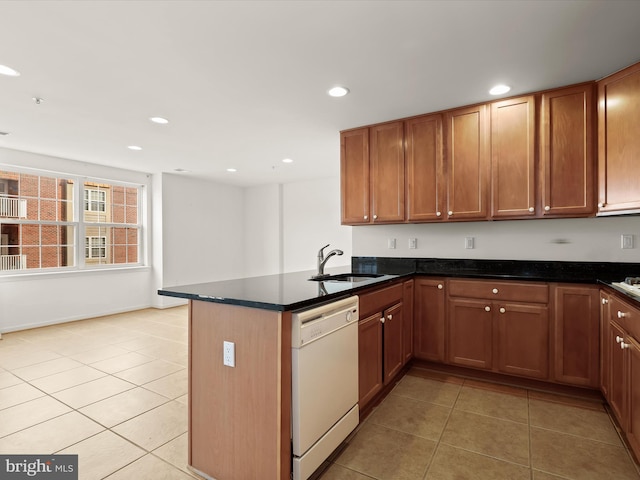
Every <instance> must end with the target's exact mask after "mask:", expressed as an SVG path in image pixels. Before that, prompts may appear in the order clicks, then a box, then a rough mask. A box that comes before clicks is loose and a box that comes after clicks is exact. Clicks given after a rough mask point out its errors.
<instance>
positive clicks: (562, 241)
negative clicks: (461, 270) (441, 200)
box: [353, 216, 640, 263]
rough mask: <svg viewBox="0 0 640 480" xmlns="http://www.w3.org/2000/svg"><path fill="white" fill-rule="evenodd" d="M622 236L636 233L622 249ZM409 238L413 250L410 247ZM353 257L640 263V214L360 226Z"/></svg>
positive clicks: (354, 243)
mask: <svg viewBox="0 0 640 480" xmlns="http://www.w3.org/2000/svg"><path fill="white" fill-rule="evenodd" d="M621 234H632V235H634V247H635V248H633V249H628V250H622V249H621V248H620V243H621V242H620V235H621ZM411 237H413V238H417V239H418V248H417V249H416V250H410V249H409V248H408V241H409V238H411ZM465 237H474V238H475V248H474V249H472V250H468V249H465V248H464V245H465ZM389 238H395V239H396V244H397V248H396V249H395V250H391V249H388V248H387V239H389ZM353 255H354V256H382V257H423V258H434V257H436V258H475V259H505V260H560V261H563V260H564V261H584V262H587V261H588V262H632V263H638V262H640V216H618V217H598V218H572V219H540V220H511V221H499V222H457V223H443V224H412V225H372V226H359V227H354V228H353Z"/></svg>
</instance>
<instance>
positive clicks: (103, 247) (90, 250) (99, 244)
mask: <svg viewBox="0 0 640 480" xmlns="http://www.w3.org/2000/svg"><path fill="white" fill-rule="evenodd" d="M84 250H85V253H84V258H107V237H85V244H84Z"/></svg>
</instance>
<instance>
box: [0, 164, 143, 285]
mask: <svg viewBox="0 0 640 480" xmlns="http://www.w3.org/2000/svg"><path fill="white" fill-rule="evenodd" d="M0 184H2V185H3V190H4V191H3V192H2V194H0V239H2V246H1V249H0V275H4V274H9V273H16V272H12V271H14V270H19V271H24V270H43V269H47V270H50V269H64V270H69V269H83V268H92V267H95V266H99V267H106V266H124V265H140V264H141V260H140V259H141V258H142V255H141V253H142V245H141V239H142V233H141V232H142V228H143V225H142V221H141V215H140V214H139V212H140V205H141V200H142V194H143V192H144V189H143V187H142V186H140V185H132V184H123V183H117V182H109V181H103V180H99V181H98V180H92V179H86V178H80V177H74V176H68V175H64V176H58V175H55V174H50V173H49V172H39V171H35V170H27V169H25V170H22V169H21V170H20V171H13V170H8V169H2V167H0ZM78 200H79V201H78ZM82 238H84V254H83V249H82V240H81V239H82Z"/></svg>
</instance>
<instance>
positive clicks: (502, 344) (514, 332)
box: [493, 303, 549, 380]
mask: <svg viewBox="0 0 640 480" xmlns="http://www.w3.org/2000/svg"><path fill="white" fill-rule="evenodd" d="M493 308H494V312H495V313H494V315H496V316H497V319H498V322H497V323H498V341H497V347H498V352H497V358H498V365H497V368H498V371H500V372H503V373H510V374H513V375H519V376H522V377H531V378H538V379H541V380H546V379H547V378H548V377H549V314H548V310H547V307H546V306H543V305H533V304H531V305H528V304H519V303H505V304H494V306H493Z"/></svg>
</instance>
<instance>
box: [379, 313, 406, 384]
mask: <svg viewBox="0 0 640 480" xmlns="http://www.w3.org/2000/svg"><path fill="white" fill-rule="evenodd" d="M402 313H403V312H402V303H398V304H397V305H394V306H393V307H391V308H388V309H387V310H385V311H384V312H383V314H384V328H383V331H384V362H383V366H384V380H383V382H384V383H385V384H387V383H388V382H389V381H391V380H392V379H393V377H395V376H396V374H397V373H398V372H399V371H400V369H401V368H402V366H403V365H404V353H403V341H402V330H403V328H404V325H403V319H402V317H403V315H402Z"/></svg>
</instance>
